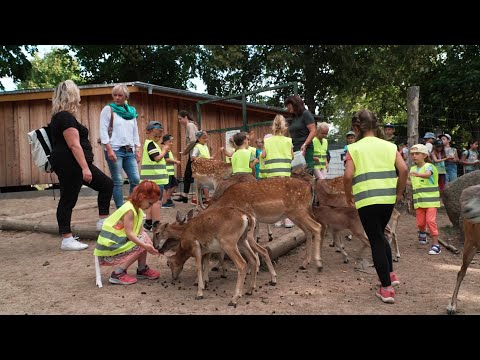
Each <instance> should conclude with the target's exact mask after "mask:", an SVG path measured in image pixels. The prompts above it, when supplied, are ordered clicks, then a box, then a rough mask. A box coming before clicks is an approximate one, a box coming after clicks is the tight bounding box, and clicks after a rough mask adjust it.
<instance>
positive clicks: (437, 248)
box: [428, 244, 442, 255]
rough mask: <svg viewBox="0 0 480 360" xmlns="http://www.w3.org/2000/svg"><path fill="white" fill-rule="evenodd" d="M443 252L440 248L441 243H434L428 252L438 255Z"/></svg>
mask: <svg viewBox="0 0 480 360" xmlns="http://www.w3.org/2000/svg"><path fill="white" fill-rule="evenodd" d="M441 252H442V249H440V245H436V244H435V245H432V247H431V248H430V251H429V252H428V254H429V255H438V254H440V253H441Z"/></svg>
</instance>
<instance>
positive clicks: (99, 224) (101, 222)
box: [97, 218, 105, 231]
mask: <svg viewBox="0 0 480 360" xmlns="http://www.w3.org/2000/svg"><path fill="white" fill-rule="evenodd" d="M104 222H105V218H103V219H99V220H98V221H97V231H102V226H103V223H104Z"/></svg>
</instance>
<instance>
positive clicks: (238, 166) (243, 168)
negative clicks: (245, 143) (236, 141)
mask: <svg viewBox="0 0 480 360" xmlns="http://www.w3.org/2000/svg"><path fill="white" fill-rule="evenodd" d="M251 156H252V152H251V151H250V149H238V150H237V151H235V152H234V153H233V155H232V172H233V174H238V173H241V174H251V173H252V169H250V166H249V165H250V158H251Z"/></svg>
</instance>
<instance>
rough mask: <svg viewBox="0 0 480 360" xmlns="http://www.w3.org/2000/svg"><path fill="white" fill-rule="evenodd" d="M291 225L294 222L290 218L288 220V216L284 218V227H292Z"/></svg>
mask: <svg viewBox="0 0 480 360" xmlns="http://www.w3.org/2000/svg"><path fill="white" fill-rule="evenodd" d="M293 225H295V224H294V223H293V222H292V220H290V219H288V218H287V219H285V227H286V228H292V227H293Z"/></svg>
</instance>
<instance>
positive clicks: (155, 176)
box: [140, 121, 170, 231]
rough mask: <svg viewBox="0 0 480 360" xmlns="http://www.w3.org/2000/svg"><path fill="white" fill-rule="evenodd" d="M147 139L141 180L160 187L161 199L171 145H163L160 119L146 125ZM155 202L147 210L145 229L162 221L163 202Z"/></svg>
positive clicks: (144, 145) (149, 228) (166, 178)
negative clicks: (166, 159)
mask: <svg viewBox="0 0 480 360" xmlns="http://www.w3.org/2000/svg"><path fill="white" fill-rule="evenodd" d="M145 134H146V136H147V139H146V140H145V143H144V144H143V154H142V169H141V170H140V180H152V181H153V182H154V183H156V184H157V185H158V187H159V189H160V201H161V199H162V195H163V187H164V185H166V184H168V172H167V164H166V162H165V155H166V154H167V153H168V152H169V151H170V146H168V145H164V146H163V147H161V146H160V145H159V143H160V142H161V141H162V135H163V128H162V124H160V123H159V122H158V121H150V122H149V123H148V125H147V127H146V131H145ZM160 201H159V202H158V204H153V206H152V208H151V209H149V210H147V211H146V220H145V224H144V225H143V226H144V228H145V230H149V231H150V230H152V227H153V223H154V222H155V221H160V208H161V203H160Z"/></svg>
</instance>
